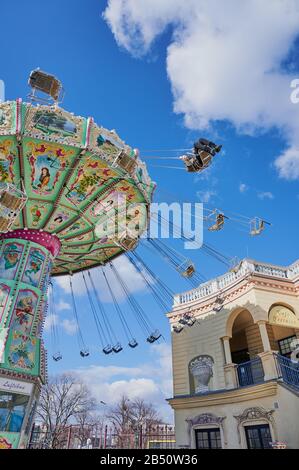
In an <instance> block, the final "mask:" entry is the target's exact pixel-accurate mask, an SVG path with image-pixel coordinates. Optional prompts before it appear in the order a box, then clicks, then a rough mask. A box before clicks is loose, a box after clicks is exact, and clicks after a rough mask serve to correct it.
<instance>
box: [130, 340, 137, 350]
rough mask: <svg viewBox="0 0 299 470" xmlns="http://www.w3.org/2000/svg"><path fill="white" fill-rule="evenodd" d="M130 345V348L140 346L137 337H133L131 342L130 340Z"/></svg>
mask: <svg viewBox="0 0 299 470" xmlns="http://www.w3.org/2000/svg"><path fill="white" fill-rule="evenodd" d="M129 346H130V348H132V349H134V348H136V347H137V346H138V343H137V341H136V339H132V340H131V341H130V342H129Z"/></svg>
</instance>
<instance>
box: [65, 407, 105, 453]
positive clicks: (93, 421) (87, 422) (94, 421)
mask: <svg viewBox="0 0 299 470" xmlns="http://www.w3.org/2000/svg"><path fill="white" fill-rule="evenodd" d="M94 411H95V409H91V410H89V409H85V410H82V411H80V413H77V414H76V416H75V425H74V427H73V432H72V437H73V438H76V439H77V440H78V441H79V446H80V447H83V446H84V445H86V443H87V439H88V438H90V437H91V436H92V435H93V434H95V435H97V433H98V431H99V432H100V433H102V432H103V416H101V415H99V414H97V413H95V412H94Z"/></svg>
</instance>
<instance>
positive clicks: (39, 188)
mask: <svg viewBox="0 0 299 470" xmlns="http://www.w3.org/2000/svg"><path fill="white" fill-rule="evenodd" d="M0 182H1V183H2V184H4V183H6V184H7V183H8V185H7V187H11V185H13V186H14V187H15V188H16V190H19V191H22V192H23V194H24V195H25V197H26V204H25V205H24V204H23V205H20V210H19V212H18V213H16V212H15V213H14V215H15V219H14V220H13V223H10V225H9V230H17V229H26V228H28V229H36V230H42V231H45V232H48V233H50V234H55V235H56V236H57V237H58V238H59V240H60V242H61V250H60V253H59V255H58V256H57V258H56V260H55V264H54V266H53V270H52V275H63V274H67V273H70V272H76V271H80V270H84V269H87V268H92V267H94V266H97V265H102V264H105V263H106V262H107V261H109V260H111V259H113V258H114V257H116V256H118V255H120V254H121V253H123V252H124V251H126V250H129V249H132V248H133V247H134V246H135V245H136V243H137V241H138V237H139V236H140V234H141V233H142V232H143V231H144V230H145V229H146V227H147V221H148V217H149V209H150V203H151V200H152V194H153V190H154V187H155V184H154V183H153V182H151V180H150V178H149V176H148V173H147V170H146V166H145V164H144V163H143V162H141V161H140V159H139V157H138V152H137V151H135V150H133V149H132V148H131V147H129V146H128V145H126V144H125V143H124V142H123V141H122V140H121V139H120V138H119V137H118V135H117V134H116V133H115V131H108V130H107V129H104V128H103V127H100V126H98V125H96V124H95V123H94V121H93V119H92V118H88V119H86V118H83V117H79V116H74V115H73V114H72V113H69V112H67V111H65V110H63V109H61V108H59V107H57V106H56V105H53V106H44V105H38V106H33V105H32V104H28V103H23V102H22V101H21V100H17V101H13V102H5V103H2V104H0ZM2 199H3V201H4V203H5V201H6V200H7V198H6V199H5V197H4V196H3V198H2ZM2 231H4V230H3V229H2Z"/></svg>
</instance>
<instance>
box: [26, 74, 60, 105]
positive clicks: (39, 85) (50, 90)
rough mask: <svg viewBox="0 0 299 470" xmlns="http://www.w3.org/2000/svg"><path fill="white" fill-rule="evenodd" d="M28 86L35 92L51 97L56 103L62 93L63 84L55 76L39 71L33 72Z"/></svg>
mask: <svg viewBox="0 0 299 470" xmlns="http://www.w3.org/2000/svg"><path fill="white" fill-rule="evenodd" d="M28 84H29V86H31V88H32V89H33V90H37V91H41V92H42V93H45V94H46V95H49V96H51V98H53V100H54V101H58V99H59V95H60V94H61V91H62V84H61V82H60V81H59V80H58V79H57V78H56V77H55V76H54V75H50V74H48V73H46V72H42V71H41V70H39V69H37V70H33V71H32V72H31V74H30V76H29V81H28Z"/></svg>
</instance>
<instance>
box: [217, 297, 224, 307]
mask: <svg viewBox="0 0 299 470" xmlns="http://www.w3.org/2000/svg"><path fill="white" fill-rule="evenodd" d="M223 303H224V298H223V297H220V296H218V297H217V298H216V299H215V304H219V305H222V304H223Z"/></svg>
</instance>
